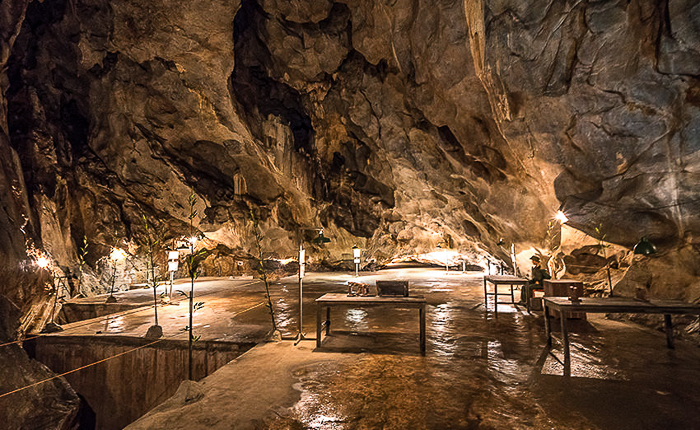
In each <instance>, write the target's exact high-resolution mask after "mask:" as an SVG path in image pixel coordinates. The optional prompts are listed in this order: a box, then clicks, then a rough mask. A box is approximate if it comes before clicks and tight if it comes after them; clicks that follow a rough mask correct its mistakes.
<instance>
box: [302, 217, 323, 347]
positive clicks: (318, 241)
mask: <svg viewBox="0 0 700 430" xmlns="http://www.w3.org/2000/svg"><path fill="white" fill-rule="evenodd" d="M304 231H317V232H318V236H317V237H315V238H314V239H313V240H312V241H311V242H312V243H314V244H316V245H323V244H324V243H329V242H330V241H331V240H330V239H329V238H327V237H325V236H324V235H323V229H322V228H303V229H301V232H302V233H303V232H304ZM302 236H303V235H302ZM303 242H304V240H303V237H302V238H301V239H300V241H299V324H298V327H297V330H298V332H297V335H296V337H295V338H294V339H295V340H296V342H294V345H298V344H299V342H301V341H302V340H304V338H305V334H304V330H303V325H302V324H303V321H304V296H303V292H304V281H303V279H304V276H305V275H306V250H305V249H304V244H303Z"/></svg>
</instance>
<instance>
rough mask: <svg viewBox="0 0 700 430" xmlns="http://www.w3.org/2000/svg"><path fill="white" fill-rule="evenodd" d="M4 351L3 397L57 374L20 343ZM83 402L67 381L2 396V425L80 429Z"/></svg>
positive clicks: (15, 429) (0, 365) (0, 357)
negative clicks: (80, 411) (81, 403)
mask: <svg viewBox="0 0 700 430" xmlns="http://www.w3.org/2000/svg"><path fill="white" fill-rule="evenodd" d="M1 348H2V349H1V350H0V394H4V393H8V392H10V391H13V390H16V389H19V388H22V387H25V386H27V385H31V384H33V383H36V382H38V381H42V380H45V379H50V378H51V377H54V376H55V374H54V373H53V372H51V371H50V370H49V369H48V368H47V367H46V366H44V365H43V364H41V363H39V362H38V361H35V360H31V359H30V358H29V357H27V353H26V352H24V350H23V349H22V348H21V347H20V346H19V345H16V344H11V345H3V346H2V347H1ZM79 406H80V399H79V398H78V395H77V394H76V393H75V391H73V389H72V388H71V386H70V385H68V383H67V382H66V380H65V379H63V378H56V379H51V380H49V381H48V382H44V383H41V384H38V385H35V386H33V387H30V388H27V389H24V390H21V391H19V392H16V393H13V394H10V395H7V396H3V397H0V422H2V423H3V428H6V429H8V430H22V429H57V430H59V429H60V430H64V429H65V430H68V429H74V428H78V411H79Z"/></svg>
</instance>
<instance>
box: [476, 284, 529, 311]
mask: <svg viewBox="0 0 700 430" xmlns="http://www.w3.org/2000/svg"><path fill="white" fill-rule="evenodd" d="M487 282H490V283H492V284H493V293H489V291H488V289H487V287H486V284H487ZM525 284H527V279H525V278H520V277H518V276H510V275H488V276H484V308H485V309H486V310H488V308H489V296H493V311H494V312H495V313H496V315H498V304H499V303H500V304H502V305H509V304H510V305H514V304H515V296H514V295H513V286H514V285H525ZM499 285H510V293H499V292H498V286H499ZM498 296H510V302H499V301H498Z"/></svg>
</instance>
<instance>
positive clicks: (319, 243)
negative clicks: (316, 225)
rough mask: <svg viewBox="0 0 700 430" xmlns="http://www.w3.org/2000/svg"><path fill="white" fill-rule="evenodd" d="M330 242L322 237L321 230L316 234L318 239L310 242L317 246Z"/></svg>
mask: <svg viewBox="0 0 700 430" xmlns="http://www.w3.org/2000/svg"><path fill="white" fill-rule="evenodd" d="M330 241H331V240H330V239H329V238H327V237H326V236H324V235H323V230H321V231H320V232H319V233H318V237H316V238H315V239H314V240H312V242H313V243H315V244H318V245H322V244H324V243H328V242H330Z"/></svg>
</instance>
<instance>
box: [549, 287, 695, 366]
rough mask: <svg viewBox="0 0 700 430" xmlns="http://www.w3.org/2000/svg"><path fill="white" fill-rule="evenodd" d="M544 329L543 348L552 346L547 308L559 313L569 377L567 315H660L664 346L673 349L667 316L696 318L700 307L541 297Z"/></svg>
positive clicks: (671, 302) (679, 303)
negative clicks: (663, 327)
mask: <svg viewBox="0 0 700 430" xmlns="http://www.w3.org/2000/svg"><path fill="white" fill-rule="evenodd" d="M542 304H543V306H544V328H545V333H546V334H547V345H548V346H551V345H552V330H551V321H550V309H551V310H556V311H559V312H560V313H561V318H559V320H560V321H561V337H562V339H561V343H562V344H563V345H564V376H570V375H571V354H570V351H569V330H568V327H567V321H568V318H566V316H567V314H570V313H572V312H585V313H624V314H628V313H629V314H663V316H664V326H665V329H666V345H667V346H668V347H669V348H673V326H672V325H671V315H672V314H677V315H678V314H680V315H700V304H693V303H686V302H682V301H680V300H650V301H648V302H644V301H640V300H635V299H629V298H623V297H611V298H598V297H583V298H581V300H580V302H578V303H572V302H571V301H570V300H569V299H568V298H565V297H544V298H543V300H542Z"/></svg>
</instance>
